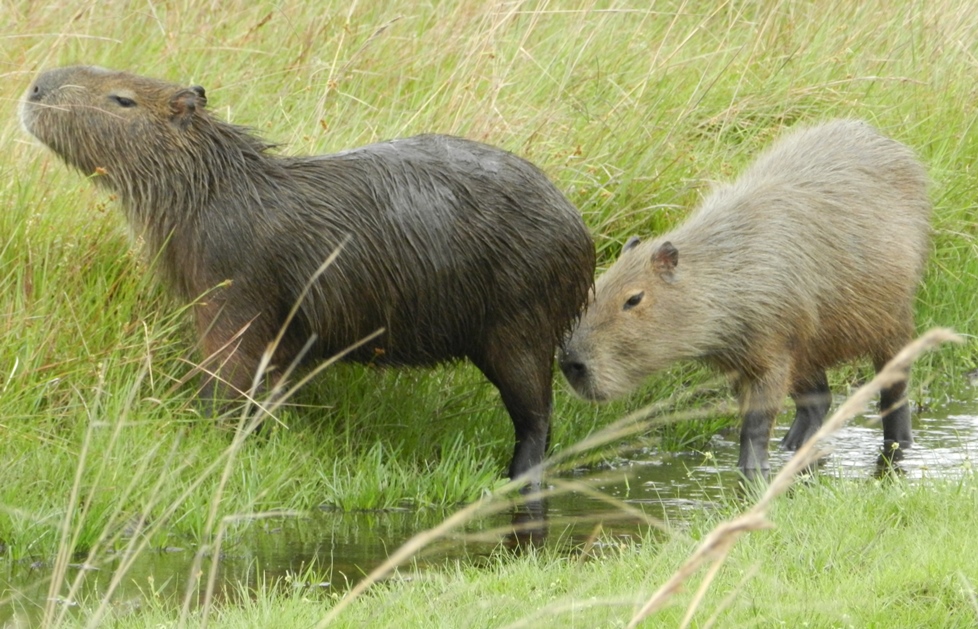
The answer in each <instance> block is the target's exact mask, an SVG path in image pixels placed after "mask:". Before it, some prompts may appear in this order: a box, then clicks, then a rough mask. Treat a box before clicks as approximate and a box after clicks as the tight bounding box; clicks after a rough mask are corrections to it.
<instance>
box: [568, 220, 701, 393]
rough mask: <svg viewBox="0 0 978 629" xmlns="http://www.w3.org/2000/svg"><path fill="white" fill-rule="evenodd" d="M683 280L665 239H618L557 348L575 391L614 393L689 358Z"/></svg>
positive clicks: (674, 251)
mask: <svg viewBox="0 0 978 629" xmlns="http://www.w3.org/2000/svg"><path fill="white" fill-rule="evenodd" d="M684 279H685V278H684V277H683V270H682V265H681V263H680V251H679V250H678V249H677V248H676V247H675V246H674V245H673V244H672V243H671V242H668V241H665V242H663V241H661V240H660V241H649V242H641V241H640V240H639V239H638V238H637V237H632V238H631V239H629V240H628V242H627V243H625V246H624V248H623V249H622V253H621V257H619V258H618V260H617V261H616V262H615V263H614V264H613V265H612V266H611V267H610V268H609V269H608V270H607V272H605V273H604V274H603V275H602V276H601V277H599V278H598V280H597V281H596V282H595V286H594V293H593V295H592V297H591V299H590V301H589V302H588V305H587V309H586V310H585V312H584V314H583V315H582V317H581V319H580V321H579V322H578V323H577V326H576V327H575V328H574V329H573V331H572V332H571V334H570V335H569V336H568V338H567V339H566V342H565V344H564V347H563V349H562V351H561V352H560V367H561V370H562V371H563V372H564V375H565V376H566V377H567V381H568V382H569V383H570V384H571V386H572V387H573V388H574V390H575V391H577V392H578V393H579V394H581V395H582V396H584V397H586V398H589V399H592V400H607V399H611V398H614V397H619V396H622V395H625V394H627V393H629V392H630V391H632V390H633V389H635V388H636V387H637V386H638V385H639V384H641V382H642V381H643V380H644V379H645V378H646V377H647V376H648V374H649V372H651V371H655V370H657V369H661V368H663V367H666V366H668V365H669V364H671V363H673V362H675V361H677V360H680V359H682V358H686V357H689V355H690V351H691V349H690V347H689V341H690V337H689V336H688V335H687V334H685V333H684V332H683V330H684V328H685V327H686V326H685V321H684V315H685V314H686V310H687V308H686V306H684V302H683V300H684V299H686V297H685V293H687V292H688V290H687V288H688V287H687V286H686V283H685V282H684Z"/></svg>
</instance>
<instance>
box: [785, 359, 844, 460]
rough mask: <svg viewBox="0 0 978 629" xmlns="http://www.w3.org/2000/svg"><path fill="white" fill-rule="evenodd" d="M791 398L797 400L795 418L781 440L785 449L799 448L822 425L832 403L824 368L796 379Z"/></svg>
mask: <svg viewBox="0 0 978 629" xmlns="http://www.w3.org/2000/svg"><path fill="white" fill-rule="evenodd" d="M791 399H792V400H794V402H795V420H794V421H793V422H791V427H790V428H789V429H788V432H787V433H786V434H785V436H784V439H783V440H782V441H781V447H782V448H783V449H785V450H797V449H798V448H800V447H801V446H802V445H803V444H804V443H805V442H806V441H808V439H809V438H810V437H811V436H812V435H814V434H815V433H816V432H818V429H819V428H821V427H822V421H823V420H824V419H825V415H826V414H827V413H828V412H829V406H831V404H832V391H831V390H829V380H828V377H827V376H826V375H825V370H824V369H819V370H818V371H816V372H815V373H814V374H811V375H810V376H808V377H807V378H801V379H796V381H795V383H794V385H792V390H791Z"/></svg>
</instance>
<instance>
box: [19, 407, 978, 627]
mask: <svg viewBox="0 0 978 629" xmlns="http://www.w3.org/2000/svg"><path fill="white" fill-rule="evenodd" d="M874 419H878V418H877V417H874V416H873V415H866V416H864V417H861V418H858V419H857V420H855V421H854V422H852V423H850V424H849V425H848V426H847V427H846V428H844V429H843V430H842V431H840V432H839V433H838V434H837V435H835V436H834V437H833V438H832V439H831V441H830V442H829V443H828V444H827V445H828V446H829V447H830V448H831V454H830V455H829V456H828V458H827V459H826V460H825V461H824V463H823V465H822V470H823V473H828V474H835V475H841V476H844V477H852V478H863V479H864V478H869V477H871V476H872V475H873V473H874V471H875V470H876V459H877V454H878V449H879V447H880V445H881V443H882V430H881V428H880V427H879V425H878V424H876V425H873V420H874ZM789 423H790V422H789V418H787V417H782V418H781V421H780V426H781V429H780V431H779V432H778V433H777V434H776V435H775V436H774V439H773V441H772V466H773V467H777V466H779V465H780V464H782V463H783V462H784V460H785V459H786V458H787V456H788V453H784V452H780V451H778V450H777V446H776V444H777V442H779V441H780V438H781V436H782V435H783V432H784V430H786V428H787V425H788V424H789ZM914 435H915V439H916V444H915V447H914V448H913V449H912V450H910V451H908V452H907V454H906V457H905V458H904V460H903V461H901V462H900V468H901V469H902V471H903V473H904V474H905V475H906V476H907V477H909V478H926V477H934V476H941V477H956V476H959V475H960V474H962V473H963V472H964V471H965V470H969V469H971V466H972V463H973V460H974V456H975V453H976V449H978V403H976V402H974V401H972V402H952V403H949V404H947V405H946V406H944V407H942V408H940V409H930V410H926V411H923V412H919V413H917V414H916V418H915V425H914ZM736 461H737V444H736V442H735V441H734V440H733V439H727V438H724V437H720V436H717V437H715V438H714V439H713V442H712V447H711V449H710V451H709V452H706V453H703V452H684V453H669V454H661V453H657V452H655V451H643V452H638V453H634V454H632V455H631V456H630V457H629V458H628V459H622V460H621V461H619V462H618V463H617V464H616V465H615V466H614V468H613V469H603V470H598V471H594V470H590V471H588V472H587V473H586V474H584V473H578V474H575V473H570V474H566V475H564V476H563V477H561V478H558V479H555V481H556V483H555V484H556V485H558V486H567V485H574V484H578V483H583V484H584V487H586V488H587V491H586V492H571V493H562V494H558V495H555V496H553V497H551V498H549V499H548V500H547V501H546V503H545V510H546V519H547V522H548V525H549V531H548V532H547V533H546V534H545V535H540V531H537V532H536V538H535V540H534V541H535V542H538V543H539V542H540V541H541V540H544V541H543V542H542V543H545V544H547V545H550V546H553V547H557V548H558V549H561V550H563V549H571V548H579V547H580V546H582V545H584V544H585V543H587V542H588V540H592V541H593V537H594V534H595V531H596V529H597V527H600V531H601V532H602V534H603V535H604V538H603V539H605V540H611V541H612V542H613V541H614V540H615V539H616V538H619V539H621V538H624V539H628V538H635V537H638V536H644V534H645V532H647V531H648V528H649V524H648V523H647V522H648V520H661V521H664V522H666V523H667V524H668V525H669V526H673V527H675V526H682V524H683V522H684V521H685V520H686V519H687V516H688V514H690V513H691V512H695V511H701V510H703V509H711V508H714V507H715V505H716V504H717V502H718V501H719V500H722V499H723V498H724V496H725V495H728V493H729V492H731V491H734V488H735V487H736V485H737V474H736V472H735V471H734V470H735V466H736ZM616 503H617V504H616ZM629 510H630V511H631V513H632V514H633V515H635V516H638V517H633V516H631V515H629V514H628V513H627V511H629ZM447 515H448V514H447V513H439V512H433V511H424V512H415V511H384V512H372V513H344V512H339V511H327V510H324V511H322V512H320V513H315V514H311V515H309V516H306V517H302V518H297V517H288V518H281V519H264V520H259V521H255V522H251V523H250V524H249V525H247V526H242V527H241V529H240V531H238V532H236V533H235V534H233V535H230V536H229V537H228V538H227V539H226V541H225V542H224V544H223V546H222V548H221V555H220V561H219V562H218V566H219V568H218V570H219V573H218V583H224V584H232V583H233V584H240V585H243V586H246V587H247V586H254V585H257V584H258V583H259V582H261V583H267V582H269V581H271V580H274V579H282V580H284V581H286V582H295V583H300V582H301V585H303V586H304V587H313V588H319V589H323V590H327V591H337V592H340V591H343V590H345V589H347V588H348V587H349V586H350V585H351V584H352V583H354V582H356V581H358V580H359V579H361V578H362V577H363V576H364V575H365V574H366V573H368V572H369V571H370V570H372V569H373V568H374V567H376V566H377V565H379V564H380V563H381V562H382V561H383V560H384V559H386V558H387V556H388V555H389V554H390V553H392V552H393V551H394V550H395V549H396V548H398V547H399V546H400V545H401V544H402V543H404V542H405V541H406V540H408V539H409V538H410V537H412V536H413V535H414V534H415V533H417V532H418V531H421V530H424V529H427V528H430V527H432V526H434V525H436V524H437V523H438V522H440V521H441V520H442V519H443V518H444V517H446V516H447ZM511 518H512V515H511V513H509V512H506V513H502V514H497V515H494V516H490V517H487V518H483V519H481V520H479V521H477V522H473V523H470V524H469V525H467V526H466V527H465V529H464V530H462V531H459V532H458V534H457V535H456V536H455V537H453V538H452V539H450V540H447V541H446V542H445V543H442V544H439V545H436V546H435V547H434V548H433V549H429V550H428V551H426V552H424V553H422V554H421V555H419V556H418V557H417V558H416V559H415V560H414V561H413V562H412V564H411V566H409V570H415V569H422V570H423V569H424V568H426V567H428V566H431V565H441V564H443V563H444V562H446V561H448V560H454V559H458V558H460V557H466V558H468V559H469V560H478V558H479V557H480V556H483V555H488V554H489V553H492V552H495V551H497V550H498V548H499V545H500V541H501V540H502V539H503V538H504V535H503V534H502V533H501V532H502V531H506V530H508V529H510V527H511V525H512V520H511ZM530 520H531V521H532V520H533V518H530ZM487 530H488V531H491V533H490V534H488V535H485V536H482V537H480V536H479V535H477V534H478V533H479V532H480V531H487ZM521 541H524V542H525V540H521ZM196 550H197V549H196V548H195V547H194V545H193V544H192V543H190V542H189V541H188V543H187V544H185V545H183V546H182V547H176V548H173V547H171V548H169V549H167V550H165V551H157V552H146V553H144V554H143V555H142V556H141V557H140V558H139V560H138V561H137V562H136V564H135V565H134V566H133V567H132V568H131V569H130V570H129V572H128V574H127V577H126V579H125V583H124V584H123V585H122V587H121V588H120V590H119V592H118V594H117V596H116V597H115V600H116V601H118V603H117V604H122V605H125V604H128V603H127V602H126V601H133V603H132V604H134V605H135V604H138V601H139V600H140V599H142V598H145V597H147V596H153V595H154V594H157V593H158V594H160V595H164V596H168V597H171V598H172V599H173V600H175V601H179V600H181V599H182V597H183V594H184V592H185V591H187V589H188V586H189V588H190V589H191V591H197V592H201V591H202V588H203V584H204V582H206V577H205V578H204V579H198V578H197V576H195V575H194V574H193V572H194V571H193V570H192V567H193V563H194V557H195V554H196ZM121 560H122V558H121V557H120V558H114V559H112V558H110V560H109V561H107V562H106V564H104V565H102V566H100V567H99V569H98V570H93V571H91V572H90V573H89V574H88V575H87V577H86V586H85V593H87V594H91V593H97V592H101V591H104V589H105V588H106V587H107V584H108V582H109V580H110V579H111V576H112V573H113V571H114V569H115V568H116V567H117V565H118V564H119V563H121ZM209 566H210V558H205V561H204V563H203V569H204V574H206V571H207V570H208V569H209ZM310 567H312V568H313V570H312V571H310V570H309V569H310ZM82 569H83V567H80V566H77V567H75V568H73V569H72V570H71V571H70V572H69V575H68V578H69V581H70V580H71V579H73V578H74V576H75V574H77V571H78V570H82ZM50 573H51V570H50V566H49V565H45V564H44V563H40V564H37V563H35V564H31V563H28V562H10V561H7V560H5V559H4V558H3V557H2V556H0V599H5V600H8V602H7V603H6V604H4V605H2V606H0V623H3V624H5V623H7V622H9V621H10V620H11V619H12V618H14V617H17V618H19V619H21V620H22V619H24V618H25V617H26V618H28V619H33V618H39V617H40V616H39V614H40V610H41V608H43V606H44V604H45V600H46V597H47V590H48V587H47V583H46V579H47V578H49V576H50ZM311 575H316V578H315V580H314V582H312V583H309V582H307V580H308V579H309V578H310V577H311ZM218 589H223V588H222V586H219V588H218ZM239 591H240V590H239ZM63 603H64V604H67V605H72V604H74V602H73V601H63Z"/></svg>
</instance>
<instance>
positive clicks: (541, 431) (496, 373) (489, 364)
mask: <svg viewBox="0 0 978 629" xmlns="http://www.w3.org/2000/svg"><path fill="white" fill-rule="evenodd" d="M538 354H540V353H539V352H538ZM552 355H553V352H552V351H550V352H548V353H546V354H541V355H538V356H533V355H531V354H528V353H527V354H524V353H516V352H512V351H510V352H509V353H508V354H506V355H503V356H496V357H495V359H493V360H491V361H483V360H482V359H480V358H478V357H475V358H473V359H472V361H473V362H474V363H475V364H476V365H477V366H478V367H479V368H480V369H481V370H482V372H483V373H484V374H485V375H486V378H488V379H489V381H490V382H492V383H493V384H494V385H495V386H496V388H497V389H499V395H500V397H501V398H502V400H503V404H504V405H505V406H506V410H507V411H508V412H509V416H510V418H511V419H512V420H513V429H514V430H515V432H516V445H515V447H514V448H513V460H512V462H511V463H510V466H509V477H510V478H516V477H518V476H522V475H524V474H526V473H527V472H529V471H530V470H533V469H534V468H537V470H536V471H535V472H534V473H533V474H532V475H531V476H530V477H529V479H528V480H529V483H530V489H531V490H535V489H538V488H539V487H540V485H541V483H542V481H543V474H542V471H541V470H539V468H538V466H539V465H540V463H542V462H543V459H544V457H545V456H546V452H547V445H548V442H549V439H550V410H551V404H552V388H553V383H552V378H553V372H552V365H551V362H552Z"/></svg>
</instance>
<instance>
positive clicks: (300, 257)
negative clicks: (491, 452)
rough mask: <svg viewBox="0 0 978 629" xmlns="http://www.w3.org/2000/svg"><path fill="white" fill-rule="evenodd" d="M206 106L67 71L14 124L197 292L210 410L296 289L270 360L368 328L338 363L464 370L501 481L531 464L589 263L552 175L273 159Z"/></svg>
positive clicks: (271, 333) (174, 91)
mask: <svg viewBox="0 0 978 629" xmlns="http://www.w3.org/2000/svg"><path fill="white" fill-rule="evenodd" d="M205 105H206V98H205V93H204V89H203V88H201V87H198V86H194V87H181V86H179V85H174V84H171V83H167V82H164V81H160V80H156V79H151V78H146V77H142V76H137V75H134V74H129V73H125V72H116V71H112V70H107V69H103V68H96V67H86V66H74V67H65V68H58V69H53V70H50V71H46V72H43V73H42V74H40V75H39V76H38V77H37V79H36V80H35V81H34V83H33V85H31V87H30V88H29V90H28V92H27V94H26V96H25V98H24V101H23V103H22V109H21V117H22V121H23V125H24V127H25V128H26V129H27V130H28V131H29V132H30V133H31V134H33V135H34V136H36V137H37V138H38V139H39V140H41V142H43V143H44V144H46V145H47V146H48V147H50V148H51V149H52V150H53V151H54V152H55V153H57V154H58V155H59V156H60V157H61V158H62V159H63V160H64V161H65V162H67V163H68V164H69V165H71V166H73V167H75V168H77V169H78V170H80V171H81V172H82V173H84V174H86V175H96V176H95V177H94V180H95V182H97V183H98V184H100V185H102V186H104V187H106V188H108V189H110V190H111V191H113V192H115V193H116V194H117V195H118V197H119V200H120V202H121V204H122V206H123V208H124V210H125V212H126V215H127V217H128V220H129V222H130V224H131V225H132V227H133V228H134V231H135V232H136V233H137V234H139V235H142V236H143V238H144V239H145V242H146V245H147V248H148V250H149V252H150V253H151V254H154V255H155V254H156V253H157V252H161V254H160V258H159V259H160V266H161V268H162V272H163V275H164V276H165V279H166V280H167V281H168V282H169V284H170V285H171V286H172V288H173V289H174V290H175V292H176V293H177V294H178V295H179V296H180V297H181V298H183V299H185V300H192V299H196V298H198V297H200V296H201V295H205V294H206V296H205V297H204V298H203V299H202V301H200V302H199V303H197V304H196V305H195V318H196V325H197V330H198V332H199V334H200V335H201V337H202V341H203V349H204V352H205V353H206V354H207V355H208V356H210V357H212V359H213V364H214V365H216V367H214V371H215V372H216V374H215V376H216V377H214V378H211V379H208V380H207V381H206V383H205V384H204V387H203V389H202V392H201V395H202V398H203V399H204V403H205V406H206V405H208V404H209V403H210V402H212V401H213V400H215V399H217V400H223V399H226V398H228V397H234V396H236V395H239V394H240V393H241V392H242V391H247V390H248V389H249V388H250V386H251V383H252V381H253V378H254V376H255V372H256V368H257V367H258V365H259V360H260V358H261V356H262V353H263V352H264V351H265V349H266V347H267V346H268V344H269V343H270V342H271V341H272V340H273V339H274V338H275V337H276V335H277V333H278V332H279V330H280V328H281V327H282V326H283V324H284V323H285V322H286V320H287V318H288V313H289V312H290V310H291V309H292V308H293V305H294V304H295V303H296V302H297V300H298V299H299V297H300V293H301V291H302V289H303V287H304V286H305V285H306V284H307V283H308V282H310V281H311V282H312V284H311V287H310V290H309V292H308V294H307V296H306V297H305V299H303V300H302V302H301V304H300V305H299V307H298V310H297V313H296V315H295V317H294V319H293V320H292V321H291V323H289V325H288V327H287V328H286V330H285V333H284V336H283V338H282V341H281V343H280V344H279V345H278V348H277V349H276V351H275V353H274V355H273V361H272V362H273V363H274V364H276V365H279V366H287V365H289V364H291V363H292V361H294V360H295V359H296V358H297V357H299V356H302V357H303V359H304V360H310V359H312V360H315V359H322V358H326V357H331V356H334V355H336V354H339V353H341V352H344V351H345V350H347V349H348V348H349V347H350V346H351V345H353V344H355V343H357V342H358V341H360V340H362V339H364V338H366V337H368V336H369V335H371V334H374V333H376V332H378V331H382V334H381V335H380V336H377V337H375V338H373V339H372V340H370V341H369V342H368V343H366V344H364V345H362V346H360V347H357V348H356V349H353V350H352V351H349V352H348V353H347V354H346V355H345V359H347V360H353V361H360V362H371V363H379V364H390V365H420V366H427V365H433V364H435V363H439V362H442V361H448V360H453V359H461V358H468V359H470V360H471V361H472V362H473V363H474V364H475V365H476V366H477V367H478V368H479V369H480V370H481V371H482V372H483V373H484V374H485V376H486V378H488V379H489V381H490V382H492V383H493V384H494V385H495V386H496V388H497V389H498V390H499V393H500V395H501V397H502V400H503V403H504V404H505V406H506V409H507V410H508V411H509V414H510V416H511V417H512V420H513V425H514V427H515V430H516V446H515V450H514V454H513V460H512V463H511V465H510V469H509V473H510V475H511V476H512V477H514V478H515V477H517V476H520V475H522V474H524V473H526V472H528V471H530V470H531V469H534V468H535V467H536V466H537V465H538V464H539V463H541V461H542V460H543V458H544V456H545V451H546V443H547V438H548V433H549V425H550V411H551V399H552V395H551V386H552V378H553V360H554V353H555V349H556V347H557V345H558V343H559V342H560V340H561V339H562V338H563V337H564V335H565V334H566V333H567V331H568V330H569V328H570V326H571V325H572V323H573V322H574V321H575V320H576V317H577V316H578V315H579V313H580V311H581V309H582V307H583V305H584V303H585V301H586V299H587V294H588V291H589V290H590V288H591V286H592V284H593V278H594V264H595V261H594V245H593V242H592V240H591V237H590V235H589V233H588V230H587V229H586V227H585V225H584V223H583V221H582V220H581V216H580V214H579V212H578V211H577V209H576V208H575V207H574V206H573V205H572V204H571V203H570V202H569V201H568V200H567V199H566V198H565V197H564V196H563V195H562V194H561V193H560V192H559V191H558V190H557V188H556V187H554V185H553V184H552V183H551V182H550V181H549V180H548V179H547V177H546V176H545V175H544V174H543V173H542V172H541V171H540V170H539V169H537V168H536V167H535V166H533V165H532V164H530V163H529V162H528V161H526V160H523V159H521V158H519V157H516V156H514V155H512V154H511V153H508V152H506V151H503V150H500V149H497V148H493V147H491V146H487V145H484V144H480V143H477V142H472V141H469V140H464V139H461V138H456V137H450V136H442V135H421V136H417V137H412V138H407V139H401V140H394V141H390V142H383V143H378V144H372V145H369V146H365V147H362V148H357V149H353V150H349V151H344V152H341V153H336V154H333V155H321V156H310V157H287V156H280V155H275V154H273V153H271V152H269V149H270V146H271V145H269V144H268V143H266V142H265V141H263V140H261V139H259V138H258V137H256V136H254V135H252V134H251V133H250V132H249V131H248V130H247V129H245V128H243V127H239V126H235V125H232V124H228V123H226V122H223V121H221V120H218V119H217V118H215V117H214V116H212V115H211V114H210V113H209V112H208V110H207V108H206V107H205ZM344 242H345V244H344V246H343V247H342V250H341V251H340V253H339V255H338V256H337V257H336V259H335V261H334V262H333V263H332V264H331V265H330V266H329V267H328V268H326V269H325V271H324V272H323V273H322V274H321V275H319V276H315V274H316V271H317V269H319V268H320V266H321V265H322V263H323V262H324V260H326V259H327V258H329V256H330V255H331V254H333V253H334V252H335V251H336V250H337V248H338V247H339V246H340V245H341V243H344ZM314 276H315V277H314ZM218 286H220V288H216V289H215V287H218ZM313 339H314V341H312V340H313ZM310 341H312V345H311V347H310V348H306V345H307V343H308V342H310ZM539 478H540V475H539V472H538V470H537V471H536V472H534V474H532V475H531V478H530V480H531V482H532V483H533V484H534V485H536V484H538V483H539Z"/></svg>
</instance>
